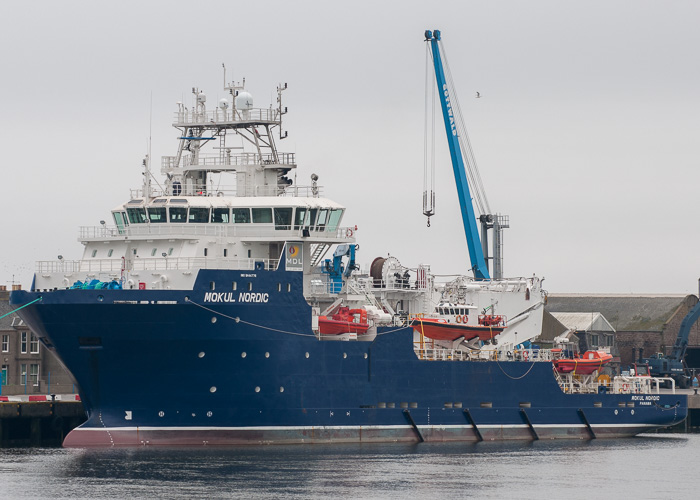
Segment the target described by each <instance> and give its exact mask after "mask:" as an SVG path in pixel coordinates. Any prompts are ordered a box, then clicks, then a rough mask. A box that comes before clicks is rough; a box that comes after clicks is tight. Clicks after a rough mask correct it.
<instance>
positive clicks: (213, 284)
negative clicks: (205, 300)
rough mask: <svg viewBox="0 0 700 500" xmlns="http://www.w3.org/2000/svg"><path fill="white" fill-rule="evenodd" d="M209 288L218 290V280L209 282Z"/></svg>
mask: <svg viewBox="0 0 700 500" xmlns="http://www.w3.org/2000/svg"><path fill="white" fill-rule="evenodd" d="M209 290H216V282H215V281H210V282H209Z"/></svg>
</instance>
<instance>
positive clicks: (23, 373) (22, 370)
mask: <svg viewBox="0 0 700 500" xmlns="http://www.w3.org/2000/svg"><path fill="white" fill-rule="evenodd" d="M19 385H27V365H26V364H24V363H22V364H21V365H19Z"/></svg>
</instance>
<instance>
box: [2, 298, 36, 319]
mask: <svg viewBox="0 0 700 500" xmlns="http://www.w3.org/2000/svg"><path fill="white" fill-rule="evenodd" d="M40 300H41V297H39V298H37V299H34V300H32V301H31V302H28V303H26V304H24V305H23V306H20V307H18V308H17V309H15V310H14V311H10V312H9V313H7V314H3V315H2V316H0V319H2V318H4V317H5V316H9V315H10V314H12V313H16V312H17V311H19V310H20V309H24V308H25V307H27V306H31V305H32V304H33V303H34V302H39V301H40Z"/></svg>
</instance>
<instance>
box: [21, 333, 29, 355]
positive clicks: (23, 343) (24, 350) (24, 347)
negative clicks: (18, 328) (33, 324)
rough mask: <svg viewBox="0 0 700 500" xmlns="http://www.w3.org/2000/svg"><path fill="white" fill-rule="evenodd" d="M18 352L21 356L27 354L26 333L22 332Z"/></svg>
mask: <svg viewBox="0 0 700 500" xmlns="http://www.w3.org/2000/svg"><path fill="white" fill-rule="evenodd" d="M19 351H20V352H21V353H22V354H27V332H22V338H21V342H20V348H19Z"/></svg>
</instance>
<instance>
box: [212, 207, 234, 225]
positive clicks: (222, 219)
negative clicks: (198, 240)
mask: <svg viewBox="0 0 700 500" xmlns="http://www.w3.org/2000/svg"><path fill="white" fill-rule="evenodd" d="M230 218H231V211H230V210H229V209H228V207H227V208H213V209H212V210H211V221H212V222H215V223H219V224H228V222H229V219H230Z"/></svg>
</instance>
